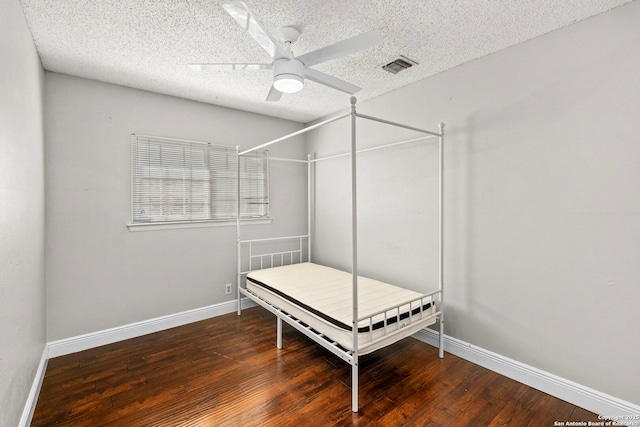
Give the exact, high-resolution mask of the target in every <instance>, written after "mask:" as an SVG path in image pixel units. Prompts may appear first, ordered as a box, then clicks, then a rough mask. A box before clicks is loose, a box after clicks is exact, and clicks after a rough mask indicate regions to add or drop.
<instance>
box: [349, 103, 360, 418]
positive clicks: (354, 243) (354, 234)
mask: <svg viewBox="0 0 640 427" xmlns="http://www.w3.org/2000/svg"><path fill="white" fill-rule="evenodd" d="M350 100H351V250H352V253H351V276H352V287H353V296H352V298H353V299H352V304H353V326H352V329H351V332H352V334H353V360H352V362H351V410H352V411H353V412H358V364H359V360H358V206H357V200H358V199H357V186H356V176H357V175H356V163H357V162H356V102H357V100H356V97H355V96H352V97H351V99H350Z"/></svg>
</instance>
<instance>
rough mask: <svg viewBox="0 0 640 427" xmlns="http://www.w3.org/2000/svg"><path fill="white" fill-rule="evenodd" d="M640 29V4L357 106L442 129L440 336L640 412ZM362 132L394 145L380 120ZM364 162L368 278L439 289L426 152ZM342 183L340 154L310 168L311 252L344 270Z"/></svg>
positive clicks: (334, 139) (326, 142) (333, 140)
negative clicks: (443, 290) (443, 294)
mask: <svg viewBox="0 0 640 427" xmlns="http://www.w3.org/2000/svg"><path fill="white" fill-rule="evenodd" d="M638 22H640V2H632V3H630V4H628V5H626V6H622V7H620V8H618V9H615V10H613V11H611V12H608V13H605V14H602V15H599V16H596V17H593V18H591V19H588V20H586V21H583V22H580V23H577V24H575V25H572V26H570V27H567V28H565V29H561V30H558V31H555V32H553V33H550V34H547V35H544V36H541V37H538V38H536V39H534V40H531V41H529V42H526V43H523V44H521V45H518V46H515V47H513V48H510V49H507V50H504V51H501V52H499V53H496V54H493V55H491V56H488V57H485V58H482V59H480V60H477V61H473V62H470V63H467V64H465V65H462V66H459V67H457V68H455V69H453V70H450V71H447V72H444V73H441V74H439V75H436V76H434V77H432V78H429V79H426V80H424V81H421V82H418V83H416V84H413V85H411V86H409V87H405V88H403V89H400V90H397V91H395V92H392V93H389V94H386V95H384V96H381V97H379V98H376V99H375V100H372V101H370V102H365V103H363V104H362V105H360V107H359V111H361V112H363V113H367V114H371V115H375V116H379V117H383V118H386V119H390V120H397V121H402V122H406V123H409V124H413V125H415V126H423V127H428V128H432V129H437V123H438V122H440V121H443V122H445V123H446V124H447V127H446V133H447V137H446V146H447V148H446V156H445V162H446V192H445V198H446V201H445V211H446V212H445V216H446V227H445V238H446V265H445V267H446V274H445V280H446V285H447V289H448V292H447V301H446V307H447V323H446V333H447V334H448V335H451V336H453V337H456V338H459V339H461V340H464V341H466V342H469V343H472V344H474V345H477V346H480V347H482V348H485V349H488V350H491V351H494V352H496V353H499V354H502V355H504V356H507V357H510V358H513V359H515V360H518V361H521V362H523V363H526V364H529V365H532V366H534V367H537V368H540V369H542V370H545V371H547V372H550V373H553V374H556V375H559V376H560V377H563V378H566V379H569V380H573V381H575V382H577V383H579V384H583V385H585V386H588V387H591V388H594V389H596V390H599V391H601V392H604V393H607V394H610V395H613V396H616V397H618V398H621V399H624V400H626V401H629V402H632V403H635V404H640V387H638V382H637V380H638V378H640V364H639V363H638V354H640V342H639V341H638V339H637V337H638V336H640V310H638V308H637V305H638V304H637V303H638V301H640V262H639V259H640V191H638V190H639V187H638V185H639V183H640V119H639V118H640V100H639V98H638V95H639V94H640V79H639V78H638V70H640V50H639V49H638V46H640V31H638V25H637V24H638ZM422 60H423V61H428V58H422ZM406 72H411V71H406ZM389 78H393V76H390V77H389ZM359 136H360V138H361V141H362V143H363V144H370V143H373V142H377V141H383V140H386V141H394V140H398V139H401V135H399V134H397V133H392V132H391V131H389V132H386V133H385V132H384V131H383V130H378V128H375V129H374V127H372V126H370V125H367V126H363V127H361V128H359ZM309 143H310V144H312V146H313V149H314V150H315V151H316V152H317V153H318V155H322V154H331V153H337V152H339V151H341V150H344V149H346V148H348V130H347V129H346V126H345V125H343V124H339V125H335V126H329V127H327V128H324V129H323V130H322V131H319V132H316V133H315V134H313V135H311V136H310V137H309ZM339 145H342V147H338V146H339ZM359 158H360V162H361V173H360V174H359V182H360V184H359V191H360V194H361V197H360V200H359V205H360V206H359V207H360V211H359V213H360V218H361V223H362V224H363V225H362V227H361V234H360V241H359V243H360V246H361V247H362V248H363V254H362V256H361V259H360V263H361V267H362V270H363V271H364V272H366V273H368V274H370V275H374V276H378V277H384V278H395V279H396V280H395V281H396V282H400V283H408V284H410V286H412V287H416V288H421V289H425V290H426V289H433V288H434V287H435V276H434V271H435V270H434V265H433V260H431V259H430V257H432V256H433V250H432V248H433V245H434V242H435V241H436V240H435V239H436V235H435V232H434V230H435V229H436V228H435V227H436V224H435V216H434V209H433V206H430V204H432V203H434V201H435V198H434V186H435V181H434V172H433V170H432V169H433V166H434V164H435V163H434V158H435V157H434V152H433V148H432V147H428V146H425V147H423V148H422V149H418V148H415V147H407V148H403V149H402V150H399V149H398V150H390V151H388V152H385V153H384V154H381V153H379V154H378V153H377V154H375V155H373V154H371V155H369V154H366V155H365V154H362V155H360V157H359ZM421 165H422V166H423V168H421V167H420V166H421ZM340 170H342V175H340V174H338V173H337V172H338V171H340ZM381 175H382V176H381ZM346 178H347V177H346V161H343V160H337V161H336V163H335V164H333V165H328V164H327V165H321V166H320V167H319V170H318V172H317V175H316V179H317V183H316V185H317V188H318V195H317V208H318V210H317V216H316V219H315V228H316V229H317V230H318V231H319V232H320V237H319V239H318V240H317V241H316V243H317V245H316V246H315V256H316V260H319V261H323V262H328V263H330V264H335V265H341V264H345V261H344V259H345V257H348V254H349V253H348V239H344V238H339V237H337V236H336V234H331V231H332V230H335V231H338V232H341V233H342V232H344V231H345V230H348V224H347V223H346V222H345V220H347V219H348V204H347V202H348V192H347V191H346V189H345V188H344V186H345V185H346V183H347V182H348V181H346ZM414 203H416V204H417V205H414ZM393 206H398V207H399V208H398V209H395V208H392V207H393ZM372 218H373V219H374V220H372ZM373 223H375V226H374V225H373ZM347 232H348V231H347ZM397 236H398V237H401V239H400V238H398V239H397V238H396V237H397ZM405 239H406V240H405ZM379 242H385V243H384V244H383V245H381V244H380V243H379ZM419 242H422V243H423V244H424V246H425V248H421V247H420V243H419ZM385 245H386V247H387V248H388V250H387V251H385V250H384V249H385V248H384V246H385ZM426 246H428V247H429V248H426ZM371 247H380V248H381V249H382V250H381V252H380V253H379V254H376V253H374V252H373V251H371V250H370V249H371ZM423 257H424V258H423ZM347 259H348V258H347ZM422 275H426V279H425V280H424V281H422V280H420V279H418V277H420V276H422Z"/></svg>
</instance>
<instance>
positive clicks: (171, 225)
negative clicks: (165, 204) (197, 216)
mask: <svg viewBox="0 0 640 427" xmlns="http://www.w3.org/2000/svg"><path fill="white" fill-rule="evenodd" d="M271 221H272V219H271V218H260V219H243V220H241V223H242V224H243V225H259V224H271ZM235 225H236V220H231V221H192V222H187V221H185V222H182V221H175V222H150V223H137V224H127V228H128V229H129V231H155V230H175V229H181V228H206V227H230V226H235Z"/></svg>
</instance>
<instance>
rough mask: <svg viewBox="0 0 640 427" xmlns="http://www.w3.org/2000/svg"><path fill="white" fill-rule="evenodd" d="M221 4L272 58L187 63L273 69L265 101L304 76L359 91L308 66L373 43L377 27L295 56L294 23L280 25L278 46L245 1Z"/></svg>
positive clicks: (376, 39)
mask: <svg viewBox="0 0 640 427" xmlns="http://www.w3.org/2000/svg"><path fill="white" fill-rule="evenodd" d="M222 7H223V8H224V9H225V10H226V11H227V12H228V13H229V15H231V16H232V17H233V18H234V19H235V20H236V21H237V22H238V24H240V26H241V27H242V28H244V29H245V30H246V31H247V32H248V33H249V34H250V35H251V37H253V38H254V39H255V40H256V41H257V42H258V44H259V45H260V46H262V48H263V49H264V50H266V51H267V53H268V54H269V55H270V56H271V57H272V58H273V62H271V63H217V64H211V63H203V64H189V67H191V68H192V69H194V70H269V69H272V70H273V85H272V86H271V90H270V91H269V94H268V95H267V101H279V100H280V97H281V96H282V94H283V93H295V92H298V91H300V90H301V89H302V87H303V86H304V80H305V78H306V79H308V80H311V81H314V82H316V83H320V84H323V85H325V86H329V87H331V88H333V89H337V90H340V91H342V92H346V93H348V94H354V93H356V92H357V91H359V90H360V89H361V88H359V87H358V86H356V85H353V84H351V83H347V82H345V81H343V80H340V79H337V78H335V77H333V76H330V75H328V74H325V73H323V72H321V71H318V70H314V69H313V68H310V67H312V66H314V65H317V64H320V63H321V62H325V61H329V60H331V59H335V58H338V57H341V56H344V55H348V54H351V53H354V52H357V51H360V50H363V49H367V48H370V47H373V46H376V45H378V44H380V43H381V42H382V36H381V35H380V33H378V32H377V31H370V32H367V33H363V34H360V35H357V36H355V37H351V38H349V39H346V40H343V41H340V42H338V43H335V44H332V45H329V46H326V47H323V48H320V49H317V50H314V51H312V52H308V53H305V54H303V55H300V56H298V57H295V56H294V55H293V52H291V45H292V44H293V43H294V42H295V41H296V40H297V39H298V36H299V35H300V33H299V31H298V30H296V29H295V28H293V27H283V28H281V29H280V37H281V39H282V42H283V43H284V46H281V45H280V44H279V43H278V42H277V41H275V40H274V38H273V37H272V36H271V35H270V34H269V33H268V32H267V31H266V30H265V28H264V26H263V25H262V24H261V23H260V22H259V21H258V19H257V18H256V16H255V14H254V13H253V12H252V11H251V10H250V9H249V7H248V6H247V5H246V3H245V2H243V1H239V0H235V1H232V2H229V3H225V4H223V5H222Z"/></svg>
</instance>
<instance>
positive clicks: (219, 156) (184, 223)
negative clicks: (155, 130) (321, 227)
mask: <svg viewBox="0 0 640 427" xmlns="http://www.w3.org/2000/svg"><path fill="white" fill-rule="evenodd" d="M139 144H147V145H148V147H147V151H148V153H147V154H146V155H147V156H148V157H146V158H145V159H146V162H148V163H149V166H148V168H147V169H148V170H151V169H153V168H155V169H156V172H155V173H154V176H150V178H148V179H149V180H151V182H148V183H147V186H148V187H151V186H155V189H156V190H157V189H158V188H160V190H159V191H158V190H157V191H156V193H155V196H156V200H160V201H159V202H155V203H153V202H150V201H149V200H147V201H142V202H141V201H140V197H141V196H142V197H147V198H149V197H151V196H152V191H153V190H150V191H149V192H148V193H146V194H145V193H144V191H142V192H141V191H140V189H141V188H142V186H141V185H140V184H139V180H137V176H139V169H141V168H140V165H141V163H140V162H139V156H140V151H141V149H140V148H139ZM152 146H153V149H154V150H155V149H157V150H159V153H160V155H159V157H160V158H162V156H163V153H164V152H163V149H168V148H166V147H171V149H172V150H176V147H181V148H180V149H182V150H184V154H178V156H180V155H182V156H183V158H179V159H178V163H179V162H180V161H185V159H186V158H187V156H189V162H191V159H192V157H191V156H192V152H195V153H196V155H202V156H204V157H203V159H204V160H203V161H204V164H203V165H204V166H203V165H202V164H201V165H200V166H199V169H198V172H199V173H200V174H202V173H205V174H206V175H207V176H206V181H205V182H206V184H202V181H203V179H202V176H200V179H199V180H200V181H201V186H202V187H203V188H206V189H201V190H200V193H199V196H203V195H204V197H205V199H206V200H205V203H207V205H206V206H204V208H203V209H204V211H206V215H205V217H200V218H198V217H196V218H194V217H191V218H186V217H184V218H180V215H179V214H178V218H171V219H163V218H158V217H157V216H156V218H155V219H154V218H150V219H149V220H147V221H145V220H141V219H140V218H136V210H137V209H139V208H140V207H141V206H140V205H141V204H142V207H144V206H147V205H148V206H150V207H149V208H150V209H151V208H153V207H155V208H156V209H158V206H160V207H159V209H160V210H161V211H162V212H164V210H166V211H171V210H172V209H169V208H171V205H170V202H168V201H167V199H168V198H170V196H174V197H175V196H176V195H180V197H182V198H183V199H185V198H187V199H189V200H190V201H191V199H190V198H189V197H187V193H188V194H189V195H192V193H191V188H192V187H191V185H192V182H193V181H194V178H193V173H194V172H193V171H194V169H196V168H195V167H194V166H193V164H192V163H189V167H184V166H185V165H186V163H185V164H183V165H178V166H177V167H176V166H175V165H171V166H168V165H167V164H163V160H160V163H161V164H160V165H158V164H157V158H156V159H155V161H156V163H154V164H153V166H152V165H151V162H152V160H151V159H152V157H153V155H152V154H150V153H151V150H152ZM130 148H131V164H130V173H131V177H130V191H131V201H130V222H129V223H128V224H127V227H128V228H129V230H130V231H143V230H161V229H174V228H199V227H218V226H231V225H235V224H236V223H237V221H238V220H237V215H236V214H235V211H237V206H238V200H237V194H238V192H237V179H238V167H239V165H241V164H242V162H245V166H244V167H242V168H241V169H240V184H241V189H245V191H246V189H247V188H248V186H247V184H246V183H247V182H248V181H249V178H250V176H249V175H251V173H250V172H253V175H251V179H253V180H255V178H256V175H255V174H256V173H257V174H258V175H257V176H258V182H259V183H260V184H259V185H258V189H257V190H255V191H256V192H255V193H249V194H247V193H245V194H246V196H247V197H241V200H242V199H245V200H249V199H251V200H255V199H256V198H259V197H260V200H261V201H259V202H253V203H249V202H246V203H241V212H243V214H242V215H241V218H240V221H242V222H243V223H247V222H248V223H251V224H268V223H271V220H272V219H271V216H270V205H269V192H270V173H269V163H270V162H269V157H268V152H267V151H264V152H261V153H258V154H257V155H256V156H251V158H256V157H257V158H259V159H261V160H262V162H261V163H262V165H260V164H259V163H257V165H258V166H257V169H251V171H249V170H248V169H247V167H248V166H247V165H248V164H249V163H247V160H243V159H244V157H245V156H237V148H236V147H230V146H226V145H221V144H214V143H210V142H201V141H191V140H183V139H175V138H165V137H157V136H149V135H137V134H131V146H130ZM200 150H202V152H201V153H198V151H200ZM171 154H174V155H175V152H172V153H171ZM212 159H214V160H212ZM230 159H233V160H234V161H232V162H229V160H230ZM174 160H175V159H174ZM167 163H168V162H167ZM221 165H222V166H225V165H226V167H227V169H224V170H223V171H222V174H220V173H215V172H216V171H217V172H220V170H219V169H214V168H215V167H216V166H221ZM180 166H183V167H180ZM259 169H262V171H261V172H260V171H259ZM203 171H204V172H203ZM176 172H179V173H178V174H177V175H178V176H180V173H181V174H182V175H181V176H182V178H177V179H175V176H176ZM172 173H173V176H172V178H167V177H166V175H167V174H169V175H171V174H172ZM185 176H188V177H189V178H185ZM172 179H173V180H175V181H178V184H177V185H174V187H176V186H178V187H179V186H180V182H181V183H182V185H184V186H185V188H187V187H188V188H189V190H185V191H184V192H182V193H179V192H171V191H169V192H168V193H167V192H166V191H165V188H166V186H167V185H169V184H166V183H165V182H164V181H166V180H172ZM260 179H261V180H260ZM195 180H198V179H197V178H196V179H195ZM216 180H218V181H216ZM154 181H155V182H154ZM137 183H138V184H137ZM220 183H222V184H223V186H224V187H226V189H225V190H224V191H222V192H221V193H220V194H222V197H221V198H219V199H218V202H220V200H222V201H223V202H222V203H223V204H224V203H225V202H224V200H225V199H226V203H227V205H226V206H222V210H223V211H225V212H231V214H230V215H225V216H224V217H220V218H215V217H214V216H215V212H216V209H215V208H214V203H215V199H214V197H215V193H216V192H215V191H214V188H220V185H219V184H220ZM254 187H255V186H254ZM260 187H262V188H260ZM225 196H226V197H225ZM145 203H146V204H147V205H145ZM250 204H261V205H263V207H264V212H260V209H261V208H258V210H257V211H258V213H257V215H254V216H246V215H244V212H246V211H245V210H244V209H243V207H244V208H247V207H249V205H250ZM181 206H182V208H183V209H184V207H185V205H181ZM181 206H178V205H176V206H173V210H174V211H175V208H176V207H178V210H179V209H180V207H181ZM192 208H193V205H192V204H188V209H189V214H183V215H185V216H192V215H193V210H192ZM218 211H220V209H218ZM163 215H168V216H170V215H171V214H163ZM173 215H174V216H175V215H176V214H175V213H174V214H173ZM200 215H202V214H200ZM196 216H197V215H196Z"/></svg>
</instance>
